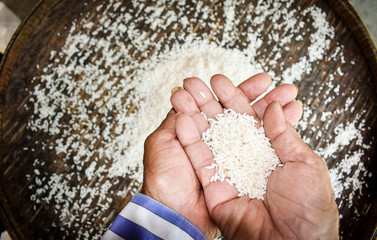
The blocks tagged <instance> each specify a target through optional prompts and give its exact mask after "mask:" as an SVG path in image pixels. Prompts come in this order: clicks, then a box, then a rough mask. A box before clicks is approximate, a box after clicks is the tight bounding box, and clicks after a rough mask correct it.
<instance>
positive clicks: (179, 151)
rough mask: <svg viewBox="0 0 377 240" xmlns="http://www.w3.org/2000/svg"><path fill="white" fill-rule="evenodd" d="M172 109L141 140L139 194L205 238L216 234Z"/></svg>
mask: <svg viewBox="0 0 377 240" xmlns="http://www.w3.org/2000/svg"><path fill="white" fill-rule="evenodd" d="M175 120H176V112H175V111H174V110H173V109H172V110H171V111H170V112H169V113H168V115H167V117H166V119H165V120H164V121H163V122H162V124H161V125H160V126H159V127H158V128H157V130H156V131H154V132H153V133H152V134H151V135H150V136H149V137H148V138H147V140H146V141H145V147H144V148H145V151H144V182H143V188H142V193H144V194H146V195H148V196H150V197H152V198H154V199H156V200H158V201H159V202H161V203H163V204H165V205H166V206H168V207H169V208H171V209H173V210H174V211H176V212H177V213H179V214H181V215H182V216H184V217H185V218H186V219H187V220H189V221H190V222H191V223H193V224H194V225H195V226H197V227H198V228H199V229H200V230H201V231H202V232H203V233H204V234H205V235H206V236H207V238H208V239H213V238H214V237H216V236H217V235H219V230H218V228H217V227H216V225H215V224H214V223H213V221H212V219H211V217H210V215H209V213H208V209H207V206H206V204H205V200H204V194H203V191H202V189H201V185H200V183H199V181H198V178H197V176H196V174H195V171H194V170H193V168H192V165H191V163H190V160H189V159H188V156H187V155H186V153H185V151H184V149H183V148H182V146H181V144H180V143H179V141H178V139H177V136H176V133H175Z"/></svg>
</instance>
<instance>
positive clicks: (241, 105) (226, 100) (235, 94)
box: [211, 74, 258, 117]
mask: <svg viewBox="0 0 377 240" xmlns="http://www.w3.org/2000/svg"><path fill="white" fill-rule="evenodd" d="M211 86H212V89H213V92H214V93H215V94H216V96H217V97H218V98H219V100H220V102H221V104H222V105H223V106H224V107H225V108H231V109H233V110H234V111H236V112H238V113H246V114H248V115H251V116H254V117H258V116H257V114H256V113H255V111H254V110H253V108H252V107H251V106H250V102H249V99H248V98H247V97H246V96H245V94H244V93H243V92H242V90H241V89H239V88H236V87H235V86H234V85H233V83H232V82H231V81H230V80H229V79H228V78H227V77H225V76H223V75H219V74H218V75H215V76H213V77H212V78H211Z"/></svg>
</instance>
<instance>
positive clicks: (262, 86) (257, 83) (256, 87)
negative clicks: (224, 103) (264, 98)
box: [238, 73, 272, 102]
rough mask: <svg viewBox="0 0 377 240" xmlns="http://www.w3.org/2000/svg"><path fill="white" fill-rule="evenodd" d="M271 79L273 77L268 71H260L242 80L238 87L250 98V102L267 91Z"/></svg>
mask: <svg viewBox="0 0 377 240" xmlns="http://www.w3.org/2000/svg"><path fill="white" fill-rule="evenodd" d="M271 81H272V80H271V77H270V76H269V75H268V74H267V73H258V74H256V75H254V76H252V77H250V78H249V79H247V80H246V81H244V82H242V83H241V84H240V85H238V87H239V88H240V89H241V90H242V92H243V93H244V94H245V96H246V97H247V98H248V99H249V102H252V101H254V100H255V99H256V98H257V97H259V96H260V95H262V94H263V93H264V92H266V91H267V89H268V87H269V86H270V85H271Z"/></svg>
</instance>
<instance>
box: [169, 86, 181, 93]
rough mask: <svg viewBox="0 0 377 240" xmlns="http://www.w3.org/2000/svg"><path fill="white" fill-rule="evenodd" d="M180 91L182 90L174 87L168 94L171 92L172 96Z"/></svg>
mask: <svg viewBox="0 0 377 240" xmlns="http://www.w3.org/2000/svg"><path fill="white" fill-rule="evenodd" d="M181 89H182V88H181V87H174V88H173V89H172V90H171V91H170V92H171V94H173V93H175V92H176V91H178V90H181Z"/></svg>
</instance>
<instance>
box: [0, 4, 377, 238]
mask: <svg viewBox="0 0 377 240" xmlns="http://www.w3.org/2000/svg"><path fill="white" fill-rule="evenodd" d="M340 3H341V5H339V4H340ZM124 4H127V3H124ZM217 4H221V2H220V3H217ZM296 4H297V5H301V6H302V7H305V6H308V5H312V4H315V5H317V6H319V7H321V8H322V9H323V10H324V11H325V12H326V13H327V15H328V16H327V19H328V20H329V22H330V23H331V25H332V26H335V32H336V35H335V41H336V42H339V43H340V44H343V45H344V46H346V47H345V49H344V55H345V57H347V58H349V59H351V60H353V61H355V62H357V65H354V66H352V69H351V68H350V69H349V70H348V71H347V73H346V74H345V75H343V76H336V78H335V79H334V81H335V82H336V83H339V85H340V88H341V89H340V91H342V92H344V98H343V99H340V100H337V101H339V102H332V103H331V104H328V105H324V103H323V99H321V96H323V95H325V90H326V89H324V90H323V91H318V94H319V95H318V96H313V95H311V94H310V93H311V92H313V89H317V88H318V86H319V85H320V83H322V82H326V81H328V78H329V74H328V73H329V72H333V70H334V69H336V68H337V67H338V66H339V65H340V62H337V63H335V64H333V65H329V64H328V63H326V62H317V63H316V64H315V68H314V70H313V73H312V74H311V75H310V76H304V79H305V80H303V81H301V82H299V83H298V84H297V85H298V87H299V89H300V91H299V96H298V99H303V98H305V99H306V100H307V102H308V103H310V104H311V108H312V109H313V113H312V114H316V113H320V112H321V111H323V110H324V109H326V110H327V111H329V110H335V109H336V106H337V105H339V104H344V101H345V99H346V97H347V96H349V95H350V92H351V91H352V90H353V89H357V90H358V91H357V95H356V96H355V99H356V100H355V103H354V106H355V109H366V110H367V113H366V114H365V115H364V116H363V117H364V118H365V120H366V126H368V127H370V128H369V129H368V131H366V133H365V136H364V140H365V142H367V143H369V142H372V150H371V151H369V152H368V153H367V154H366V156H364V157H363V159H362V161H365V166H366V168H367V169H368V170H369V171H370V172H376V170H377V164H376V152H375V150H374V149H375V147H376V143H375V139H374V136H375V135H376V132H377V129H376V117H377V111H376V110H377V108H376V106H375V104H376V103H377V97H376V88H375V83H376V81H377V80H376V79H377V76H376V69H377V63H376V61H375V60H376V55H375V49H374V48H373V47H371V46H370V41H369V39H368V36H367V35H365V34H364V31H365V29H363V28H362V25H361V24H360V20H359V19H357V17H355V15H353V12H352V9H351V8H350V5H349V4H348V3H346V2H343V1H334V0H333V1H330V4H331V6H330V5H328V3H327V2H326V1H320V0H310V1H302V2H301V3H296ZM97 5H98V3H96V2H93V1H89V2H88V4H87V5H85V4H84V3H83V2H81V1H60V2H59V1H56V0H45V1H42V2H40V3H39V5H38V7H37V8H36V9H34V12H33V14H32V15H31V16H30V17H29V18H28V19H27V20H26V21H25V22H24V23H23V26H22V28H20V29H19V30H18V32H17V33H16V35H15V38H14V39H13V40H12V43H11V47H10V48H9V49H8V50H7V52H5V54H4V62H3V64H2V65H1V66H0V79H1V80H0V119H1V128H0V133H1V164H0V176H1V182H0V200H1V214H2V217H3V219H4V220H5V224H6V225H7V227H8V228H9V231H10V234H11V236H12V237H13V238H14V239H38V238H43V239H57V238H58V239H59V238H61V236H63V235H67V233H65V232H62V231H61V230H59V226H58V227H53V226H51V222H53V221H55V220H56V219H57V217H58V216H56V214H55V213H54V212H53V206H52V205H51V204H54V203H49V204H47V203H43V202H42V203H40V204H39V207H38V208H37V209H33V207H32V206H33V205H35V203H34V202H32V201H31V200H30V196H31V194H33V190H32V189H29V188H28V186H29V185H30V182H28V181H27V178H25V175H26V174H30V173H32V164H33V161H34V159H36V158H38V159H40V160H42V161H43V162H45V167H44V171H45V172H46V173H48V174H52V173H54V172H55V171H57V170H59V165H58V164H57V163H54V162H53V160H55V159H59V158H61V156H57V155H56V153H54V152H53V151H43V150H42V148H41V146H38V145H37V144H35V141H36V140H38V139H45V140H46V139H49V138H53V137H54V136H48V135H47V134H45V133H42V132H33V131H31V130H29V129H28V128H26V126H25V124H26V122H27V119H29V118H30V116H31V114H32V113H31V112H30V111H28V110H26V109H24V107H23V106H24V104H25V102H26V101H27V98H28V97H29V93H28V91H27V90H25V89H32V88H31V85H32V83H31V79H32V78H33V77H34V76H37V75H41V74H42V72H41V71H42V70H41V69H42V68H43V66H46V65H48V64H49V57H50V51H51V50H59V49H60V48H61V46H62V45H63V44H64V42H65V39H66V37H67V34H68V31H65V27H68V29H69V28H70V26H71V23H72V21H73V20H74V19H80V18H82V16H80V13H81V12H84V11H85V12H87V11H89V12H90V11H91V10H93V12H94V9H95V8H96V6H97ZM334 6H338V7H335V8H334ZM293 7H297V6H296V5H294V6H293ZM334 9H335V10H336V11H334ZM240 11H241V9H240ZM343 17H345V19H348V20H347V21H345V20H344V19H343ZM92 21H94V22H96V21H98V19H96V16H95V15H93V19H92ZM269 24H271V23H266V26H268V25H269ZM77 27H78V28H79V27H80V25H78V26H77ZM355 29H357V31H355ZM210 30H211V29H208V28H205V27H203V28H200V27H198V28H196V32H197V34H199V35H200V34H201V33H205V32H208V31H210ZM169 31H173V30H172V29H167V30H166V32H164V33H162V34H169ZM180 31H182V33H183V34H190V33H188V32H185V31H186V30H185V29H180ZM56 32H60V33H61V35H60V36H57V35H56ZM265 34H268V29H267V30H266V33H265ZM217 37H218V38H221V35H218V36H217V35H216V36H213V38H217ZM241 42H242V36H240V39H239V42H235V43H233V46H234V47H238V46H239V45H241V44H240V43H241ZM272 47H273V46H268V44H267V43H263V44H262V48H265V49H266V50H267V51H266V52H269V50H271V48H272ZM298 47H302V46H297V45H293V46H292V49H293V50H292V51H290V52H289V53H286V54H289V55H286V56H284V57H283V58H282V60H281V61H286V62H289V61H292V62H293V61H294V60H295V59H297V58H299V57H300V56H301V55H302V54H304V53H303V52H301V51H299V50H298ZM335 47H336V46H331V47H330V49H329V52H330V53H329V54H330V55H331V53H332V52H334V51H335ZM260 57H263V56H260ZM263 58H266V56H264V57H263ZM266 59H267V60H268V57H267V58H266ZM339 61H340V60H339ZM36 64H39V65H40V66H41V68H40V70H39V72H38V70H36V68H35V65H36ZM274 70H275V69H274ZM275 72H276V74H281V71H280V70H278V69H277V70H275ZM78 77H79V76H78ZM34 84H35V83H34ZM355 114H356V111H355V112H354V113H352V112H350V113H345V114H343V115H342V116H341V117H340V118H339V119H332V121H333V122H332V124H331V125H330V127H329V131H331V130H332V129H334V128H335V127H336V126H337V125H338V124H339V123H341V122H343V121H345V120H347V119H350V118H354V117H355ZM318 126H319V127H320V128H321V127H324V123H321V122H318ZM301 134H302V135H304V136H307V135H309V134H310V133H309V132H302V133H301ZM308 137H310V136H308ZM320 141H321V139H319V140H315V139H314V138H313V140H312V141H311V142H310V144H309V145H310V146H311V147H312V148H313V149H316V148H318V146H319V145H320V144H321V142H320ZM25 147H28V148H29V149H31V148H34V149H36V150H35V151H34V152H25V151H24V150H23V149H24V148H25ZM350 148H352V146H350ZM344 154H346V153H344ZM338 160H339V159H330V160H329V161H328V165H329V167H330V168H331V167H333V166H335V164H336V163H337V161H338ZM120 180H121V181H120V183H119V184H117V186H115V187H114V188H115V189H118V188H120V187H122V186H123V187H124V186H125V185H127V184H131V183H132V179H127V178H124V179H120ZM375 182H376V177H374V176H373V177H371V178H368V179H367V183H368V185H369V188H367V189H364V190H363V195H362V196H361V195H358V194H357V195H356V197H355V200H354V205H356V206H358V209H361V211H360V212H359V214H360V216H358V215H356V214H355V213H354V211H353V209H352V208H351V209H348V208H342V209H340V212H341V214H342V215H343V218H342V220H341V231H342V234H343V237H344V239H355V238H359V237H360V238H363V239H368V238H369V237H370V236H371V234H372V232H373V231H374V229H375V226H376V222H377V221H376V216H377V215H376V206H375V203H376V197H377V196H376V193H377V186H375V184H374V183H375ZM71 184H72V185H75V184H79V182H77V181H72V183H71ZM347 194H348V193H347V192H345V193H344V195H347ZM110 197H111V196H110ZM130 197H131V196H128V197H127V198H126V199H115V200H114V202H113V203H112V207H111V208H112V209H111V210H109V211H105V212H103V213H102V214H101V215H100V216H99V218H108V221H107V225H106V226H96V227H99V228H104V227H108V225H109V224H110V223H111V221H112V220H113V219H114V218H115V216H116V215H115V214H114V212H115V213H116V212H117V211H119V210H120V209H121V207H122V206H123V205H124V204H125V202H127V201H128V200H129V199H130ZM114 198H115V197H114ZM123 200H124V201H123ZM98 222H100V221H98ZM71 230H72V231H71V233H68V235H67V237H68V238H73V237H75V234H73V230H75V227H72V229H71Z"/></svg>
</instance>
